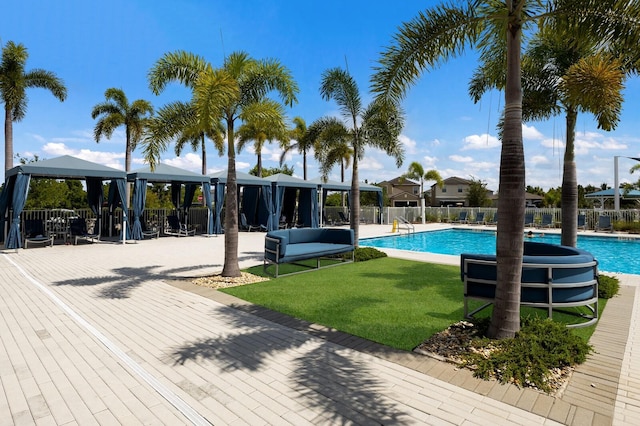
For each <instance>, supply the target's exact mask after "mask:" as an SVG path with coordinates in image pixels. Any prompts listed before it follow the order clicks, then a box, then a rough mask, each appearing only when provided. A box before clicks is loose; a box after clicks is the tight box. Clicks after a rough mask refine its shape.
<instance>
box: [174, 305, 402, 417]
mask: <svg viewBox="0 0 640 426" xmlns="http://www.w3.org/2000/svg"><path fill="white" fill-rule="evenodd" d="M214 315H215V316H216V317H218V318H219V317H220V316H222V317H223V318H222V319H223V321H225V322H226V323H227V324H228V326H229V328H230V329H232V330H234V331H235V332H234V333H233V334H226V335H221V336H219V337H210V338H205V339H198V340H195V341H192V342H186V343H185V344H184V345H182V346H180V347H176V348H174V349H173V351H172V352H171V355H170V358H171V359H172V361H173V362H174V364H185V363H186V362H188V361H190V360H191V361H198V360H212V361H215V363H216V364H217V365H221V368H222V369H223V370H225V371H234V370H247V371H249V372H253V371H260V370H263V369H267V368H269V365H270V364H271V363H272V362H281V361H278V360H277V359H275V358H276V357H278V355H279V354H281V353H284V352H288V353H298V354H299V356H297V357H296V358H295V359H294V360H293V361H291V362H293V364H294V368H292V370H293V373H291V374H292V376H291V377H290V378H291V379H292V380H293V381H294V383H295V385H294V386H295V390H296V391H297V394H298V395H300V396H301V397H302V398H304V399H305V402H304V405H311V406H313V407H314V408H316V409H317V410H320V411H322V412H323V415H322V418H323V419H328V418H331V419H332V421H331V422H330V423H343V424H347V423H358V424H362V423H365V424H366V423H376V424H381V423H382V424H402V423H406V421H404V422H403V419H404V417H405V416H406V415H407V413H405V412H403V411H402V410H401V409H400V408H399V407H398V406H397V405H396V403H394V402H393V401H392V400H390V399H388V398H386V397H385V396H384V389H383V385H382V383H381V382H380V381H379V380H378V379H377V378H376V376H375V374H374V372H373V371H371V369H370V368H369V367H368V366H367V365H366V364H365V363H363V362H359V361H354V360H353V359H350V358H349V357H347V356H343V355H341V354H340V353H339V352H340V350H339V349H340V348H341V347H339V346H336V345H334V344H332V343H329V342H326V341H323V340H319V339H316V338H314V337H312V336H309V335H308V334H306V333H302V332H295V331H287V332H286V333H283V330H288V329H286V328H284V327H283V326H280V325H277V324H275V323H272V322H270V321H267V320H263V319H259V318H256V317H255V316H253V315H249V314H245V313H244V312H240V311H238V310H236V309H234V308H230V307H222V308H220V309H216V311H215V313H214ZM287 358H288V357H287Z"/></svg>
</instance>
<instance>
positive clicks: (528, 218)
mask: <svg viewBox="0 0 640 426" xmlns="http://www.w3.org/2000/svg"><path fill="white" fill-rule="evenodd" d="M524 226H533V213H525V214H524Z"/></svg>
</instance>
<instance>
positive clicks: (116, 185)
mask: <svg viewBox="0 0 640 426" xmlns="http://www.w3.org/2000/svg"><path fill="white" fill-rule="evenodd" d="M126 185H127V184H126V182H125V180H124V179H111V184H110V185H109V214H110V215H112V216H113V213H114V212H115V211H116V209H117V208H118V206H121V207H122V231H123V233H122V234H121V237H122V241H123V242H124V241H126V239H127V238H128V236H129V235H131V230H130V229H129V224H128V218H127V199H126V196H127V195H126V194H127V192H126Z"/></svg>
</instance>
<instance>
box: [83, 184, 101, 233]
mask: <svg viewBox="0 0 640 426" xmlns="http://www.w3.org/2000/svg"><path fill="white" fill-rule="evenodd" d="M103 201H104V194H103V192H102V179H101V178H87V202H88V203H89V208H91V211H92V212H93V214H94V215H95V216H96V227H97V230H98V232H97V233H98V235H100V234H101V233H102V202H103ZM94 233H95V231H94Z"/></svg>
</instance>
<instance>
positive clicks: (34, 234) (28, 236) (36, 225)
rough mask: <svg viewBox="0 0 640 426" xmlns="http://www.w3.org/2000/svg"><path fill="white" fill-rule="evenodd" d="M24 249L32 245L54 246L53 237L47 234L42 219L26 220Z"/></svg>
mask: <svg viewBox="0 0 640 426" xmlns="http://www.w3.org/2000/svg"><path fill="white" fill-rule="evenodd" d="M23 230H24V248H27V247H28V245H29V243H31V244H43V245H45V246H47V245H49V246H53V235H52V234H49V233H47V232H45V230H44V221H43V220H42V219H26V220H25V221H24V228H23Z"/></svg>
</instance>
